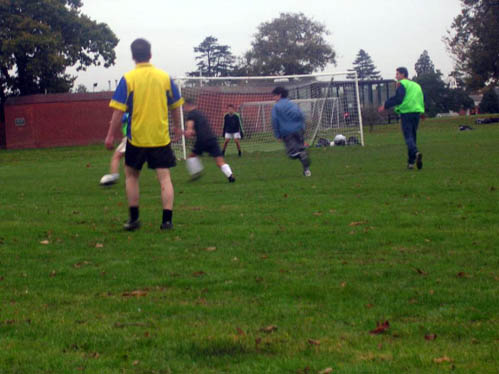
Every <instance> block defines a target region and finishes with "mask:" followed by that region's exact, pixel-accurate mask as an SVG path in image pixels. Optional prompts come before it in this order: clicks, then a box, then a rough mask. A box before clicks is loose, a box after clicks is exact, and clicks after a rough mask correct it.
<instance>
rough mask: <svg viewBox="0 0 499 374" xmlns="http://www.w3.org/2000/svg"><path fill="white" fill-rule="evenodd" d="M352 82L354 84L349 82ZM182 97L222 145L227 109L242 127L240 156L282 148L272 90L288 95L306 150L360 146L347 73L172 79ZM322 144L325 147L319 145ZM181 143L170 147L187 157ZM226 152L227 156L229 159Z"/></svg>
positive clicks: (353, 86)
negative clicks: (340, 142)
mask: <svg viewBox="0 0 499 374" xmlns="http://www.w3.org/2000/svg"><path fill="white" fill-rule="evenodd" d="M352 76H353V78H351V77H352ZM175 81H176V83H177V84H178V86H179V88H180V90H181V94H182V96H183V97H186V98H187V97H188V98H191V99H194V100H195V101H196V102H197V106H198V109H199V110H201V111H202V112H203V113H204V114H205V115H206V116H207V118H208V120H209V121H210V125H211V127H212V129H213V131H214V132H215V134H216V135H217V136H219V137H220V138H219V139H220V141H221V142H222V141H223V139H222V133H223V121H224V115H225V114H226V113H227V110H228V108H227V107H228V105H229V104H231V105H233V107H234V108H235V110H236V112H237V113H238V114H239V117H240V119H241V122H242V127H243V138H242V140H241V146H242V148H243V152H252V151H260V152H264V151H273V150H278V149H281V148H282V145H281V144H280V143H278V142H277V141H276V140H275V138H274V135H273V128H272V108H273V106H274V104H275V102H274V101H273V100H272V93H271V92H272V90H273V89H274V88H275V87H277V86H282V87H285V88H286V89H287V90H288V91H289V97H288V98H289V99H291V100H292V101H293V102H295V103H296V104H297V105H298V106H299V107H300V108H301V110H302V111H303V113H304V115H305V126H306V131H305V141H306V143H307V144H308V145H309V146H314V145H315V144H316V142H317V141H318V140H319V139H321V138H325V139H327V140H329V141H333V139H334V137H335V136H336V135H339V134H341V135H344V136H345V137H346V139H347V144H360V145H364V136H363V129H362V117H361V111H360V102H359V89H358V81H357V77H356V75H355V74H352V72H342V73H320V74H309V75H292V76H267V77H217V78H206V77H181V78H176V79H175ZM322 144H324V141H323V142H322ZM188 147H189V144H186V140H185V139H181V140H179V141H178V142H177V143H175V144H174V148H175V150H176V151H177V153H178V152H180V154H182V155H183V157H184V158H185V157H186V154H187V152H188ZM235 151H236V147H235V146H233V145H232V146H229V148H228V149H227V154H230V153H234V152H235Z"/></svg>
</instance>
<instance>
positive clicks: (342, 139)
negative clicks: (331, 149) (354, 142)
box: [333, 134, 347, 145]
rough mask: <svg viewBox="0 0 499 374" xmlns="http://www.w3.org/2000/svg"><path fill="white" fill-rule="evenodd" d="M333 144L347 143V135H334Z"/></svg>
mask: <svg viewBox="0 0 499 374" xmlns="http://www.w3.org/2000/svg"><path fill="white" fill-rule="evenodd" d="M333 143H334V145H345V144H347V137H346V136H345V135H342V134H338V135H336V136H335V137H334V140H333Z"/></svg>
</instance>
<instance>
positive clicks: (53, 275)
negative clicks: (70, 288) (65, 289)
mask: <svg viewBox="0 0 499 374" xmlns="http://www.w3.org/2000/svg"><path fill="white" fill-rule="evenodd" d="M55 275H56V272H55V270H52V271H51V272H50V277H51V278H53V277H55Z"/></svg>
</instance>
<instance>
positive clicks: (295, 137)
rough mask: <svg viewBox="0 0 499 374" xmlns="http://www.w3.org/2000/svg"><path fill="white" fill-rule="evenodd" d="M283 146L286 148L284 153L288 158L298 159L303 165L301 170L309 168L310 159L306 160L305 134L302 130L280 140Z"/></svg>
mask: <svg viewBox="0 0 499 374" xmlns="http://www.w3.org/2000/svg"><path fill="white" fill-rule="evenodd" d="M282 140H283V142H284V146H285V147H286V153H287V155H288V157H289V158H292V159H299V160H300V162H301V163H302V165H303V170H306V169H308V168H309V166H310V159H309V158H308V154H307V151H306V149H305V132H304V131H303V130H300V131H297V132H294V133H291V134H289V135H286V136H284V137H283V138H282Z"/></svg>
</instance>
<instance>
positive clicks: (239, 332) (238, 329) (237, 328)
mask: <svg viewBox="0 0 499 374" xmlns="http://www.w3.org/2000/svg"><path fill="white" fill-rule="evenodd" d="M236 331H237V335H239V336H246V333H245V332H244V331H243V330H242V329H241V328H240V327H236Z"/></svg>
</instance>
